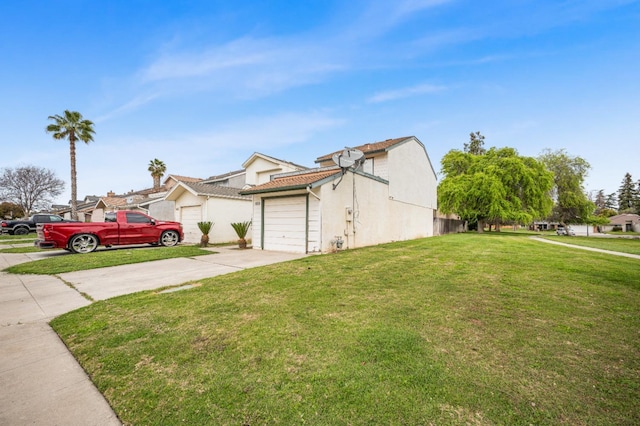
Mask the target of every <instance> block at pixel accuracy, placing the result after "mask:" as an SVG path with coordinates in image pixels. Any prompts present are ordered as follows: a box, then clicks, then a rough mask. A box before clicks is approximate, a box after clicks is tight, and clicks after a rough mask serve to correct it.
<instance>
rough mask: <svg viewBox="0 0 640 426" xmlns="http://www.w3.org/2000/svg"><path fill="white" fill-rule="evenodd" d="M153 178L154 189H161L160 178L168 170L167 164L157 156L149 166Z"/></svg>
mask: <svg viewBox="0 0 640 426" xmlns="http://www.w3.org/2000/svg"><path fill="white" fill-rule="evenodd" d="M147 170H149V171H150V172H151V177H152V178H153V189H160V179H161V178H162V176H164V172H166V171H167V166H166V165H165V164H164V163H163V162H162V161H160V160H158V159H157V158H154V159H153V160H151V161H149V168H148V169H147Z"/></svg>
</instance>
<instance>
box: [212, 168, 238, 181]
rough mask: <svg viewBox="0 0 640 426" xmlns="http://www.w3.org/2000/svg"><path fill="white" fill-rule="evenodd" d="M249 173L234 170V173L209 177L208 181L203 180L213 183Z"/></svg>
mask: <svg viewBox="0 0 640 426" xmlns="http://www.w3.org/2000/svg"><path fill="white" fill-rule="evenodd" d="M246 172H247V171H246V170H245V169H240V170H234V171H232V172H227V173H223V174H221V175H213V176H209V177H208V178H206V179H202V180H203V181H212V180H220V179H224V178H228V177H231V176H236V175H239V174H242V173H246Z"/></svg>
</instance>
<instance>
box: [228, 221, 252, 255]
mask: <svg viewBox="0 0 640 426" xmlns="http://www.w3.org/2000/svg"><path fill="white" fill-rule="evenodd" d="M250 226H251V221H250V220H248V221H246V222H236V223H232V224H231V227H232V228H233V230H234V231H236V234H237V235H238V238H239V240H238V247H240V248H241V249H245V248H247V240H245V237H246V236H247V233H248V232H249V227H250Z"/></svg>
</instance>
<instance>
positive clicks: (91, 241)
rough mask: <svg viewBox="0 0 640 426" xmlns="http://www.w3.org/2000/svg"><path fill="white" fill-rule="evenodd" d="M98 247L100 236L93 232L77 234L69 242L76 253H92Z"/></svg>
mask: <svg viewBox="0 0 640 426" xmlns="http://www.w3.org/2000/svg"><path fill="white" fill-rule="evenodd" d="M97 247H98V237H96V236H95V235H91V234H80V235H76V236H75V237H73V238H72V239H71V241H70V242H69V248H70V249H71V251H72V252H74V253H91V252H92V251H94V250H95V249H96V248H97Z"/></svg>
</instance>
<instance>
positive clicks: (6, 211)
mask: <svg viewBox="0 0 640 426" xmlns="http://www.w3.org/2000/svg"><path fill="white" fill-rule="evenodd" d="M24 216H25V213H24V209H23V208H22V207H20V206H19V205H18V204H16V203H11V202H9V201H3V202H2V203H0V219H14V218H18V217H24Z"/></svg>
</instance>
